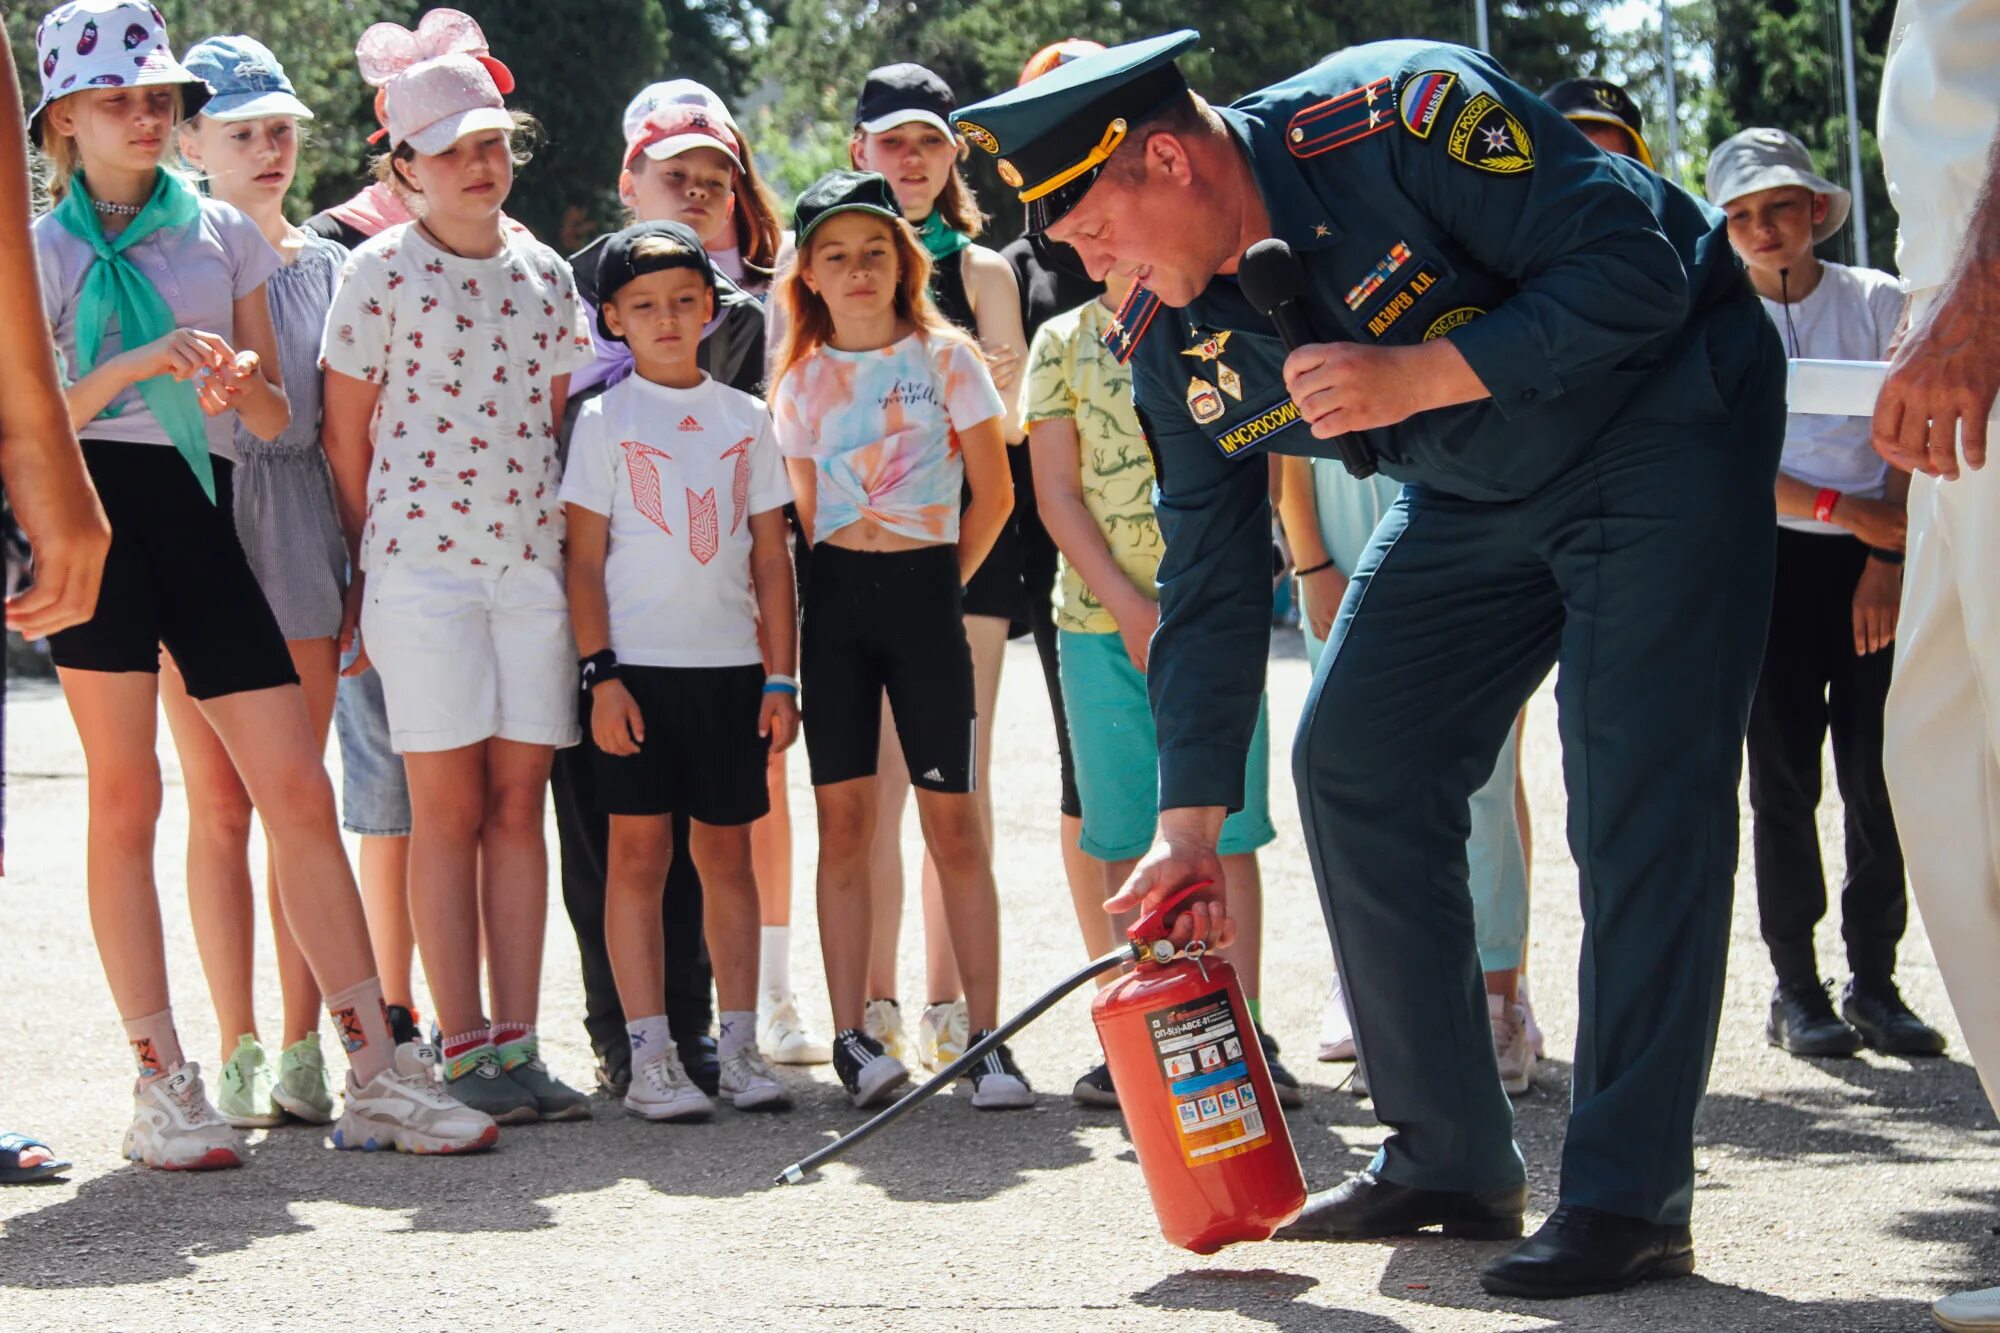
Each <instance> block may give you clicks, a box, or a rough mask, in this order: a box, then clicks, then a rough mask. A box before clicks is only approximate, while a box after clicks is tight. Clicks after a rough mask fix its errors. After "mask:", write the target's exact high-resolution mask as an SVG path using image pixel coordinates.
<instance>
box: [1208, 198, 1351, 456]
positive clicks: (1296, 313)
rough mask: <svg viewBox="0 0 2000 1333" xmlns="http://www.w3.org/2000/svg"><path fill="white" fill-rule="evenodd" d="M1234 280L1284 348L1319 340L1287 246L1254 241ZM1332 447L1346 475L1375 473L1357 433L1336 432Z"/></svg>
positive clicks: (1300, 271) (1299, 268)
mask: <svg viewBox="0 0 2000 1333" xmlns="http://www.w3.org/2000/svg"><path fill="white" fill-rule="evenodd" d="M1236 281H1237V284H1238V285H1239V286H1241V287H1242V289H1243V295H1244V297H1245V298H1246V299H1247V300H1248V301H1249V302H1250V304H1251V305H1253V306H1255V307H1256V308H1257V311H1258V313H1259V314H1261V315H1263V316H1264V317H1265V318H1267V319H1269V320H1270V321H1271V322H1272V323H1273V324H1275V325H1277V328H1278V337H1279V338H1281V339H1283V341H1284V344H1285V350H1286V351H1288V352H1289V351H1292V350H1294V349H1295V348H1299V347H1303V346H1305V345H1306V344H1307V343H1316V342H1319V341H1320V337H1319V335H1318V334H1317V333H1315V332H1314V331H1313V323H1312V312H1311V311H1310V310H1308V309H1306V304H1305V301H1304V300H1303V299H1301V298H1302V296H1303V294H1304V292H1305V289H1306V270H1305V265H1303V264H1301V263H1299V257H1298V256H1297V255H1295V254H1293V253H1292V247H1291V246H1289V245H1287V244H1285V242H1283V241H1281V240H1279V239H1278V238H1277V237H1275V236H1273V237H1271V238H1270V239H1269V240H1263V241H1259V242H1257V243H1256V244H1255V245H1253V246H1251V247H1250V248H1249V249H1248V250H1245V251H1244V252H1243V260H1242V262H1241V263H1240V264H1238V265H1237V268H1236ZM1333 447H1334V449H1335V450H1336V451H1337V452H1338V453H1339V454H1340V461H1341V463H1342V464H1343V465H1344V466H1345V467H1346V468H1347V472H1348V475H1349V476H1354V477H1372V476H1374V475H1375V451H1374V450H1373V449H1370V448H1369V447H1368V442H1367V441H1366V440H1363V439H1362V438H1361V437H1360V436H1358V435H1336V436H1334V437H1333Z"/></svg>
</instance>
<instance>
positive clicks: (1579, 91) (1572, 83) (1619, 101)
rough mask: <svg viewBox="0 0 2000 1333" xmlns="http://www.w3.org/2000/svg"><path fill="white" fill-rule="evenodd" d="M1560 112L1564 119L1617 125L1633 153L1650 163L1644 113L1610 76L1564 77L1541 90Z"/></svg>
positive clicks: (1545, 97)
mask: <svg viewBox="0 0 2000 1333" xmlns="http://www.w3.org/2000/svg"><path fill="white" fill-rule="evenodd" d="M1542 100H1543V101H1544V102H1547V103H1548V104H1549V105H1550V106H1552V107H1554V108H1555V109H1556V110H1557V111H1558V112H1560V113H1561V114H1562V117H1563V119H1564V120H1573V121H1588V122H1592V123H1594V124H1598V125H1616V126H1617V127H1618V128H1619V129H1621V130H1623V131H1625V133H1626V134H1628V135H1630V136H1631V138H1632V147H1633V148H1634V149H1635V150H1637V151H1635V152H1634V153H1633V156H1634V157H1636V158H1638V159H1639V161H1640V163H1641V164H1642V165H1644V166H1648V167H1650V166H1652V165H1653V150H1652V148H1651V147H1650V146H1648V144H1647V143H1646V115H1645V113H1644V112H1642V111H1641V110H1639V104H1638V103H1637V102H1634V101H1633V100H1632V95H1631V94H1630V93H1628V92H1626V91H1625V90H1624V89H1623V88H1621V87H1620V86H1619V85H1617V84H1615V83H1613V82H1612V81H1611V80H1609V79H1592V78H1581V79H1564V80H1563V81H1562V82H1561V83H1558V84H1557V85H1556V86H1555V87H1553V88H1551V89H1549V90H1548V91H1547V92H1545V93H1543V94H1542Z"/></svg>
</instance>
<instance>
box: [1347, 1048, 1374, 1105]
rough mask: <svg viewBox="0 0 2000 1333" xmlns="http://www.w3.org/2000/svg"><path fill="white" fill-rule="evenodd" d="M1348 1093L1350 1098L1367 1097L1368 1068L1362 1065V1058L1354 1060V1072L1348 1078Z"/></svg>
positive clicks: (1357, 1057)
mask: <svg viewBox="0 0 2000 1333" xmlns="http://www.w3.org/2000/svg"><path fill="white" fill-rule="evenodd" d="M1347 1093H1348V1095H1349V1096H1350V1097H1367V1096H1369V1095H1370V1094H1369V1092H1368V1066H1366V1065H1364V1064H1362V1063H1361V1057H1359V1056H1356V1057H1355V1059H1354V1072H1353V1073H1352V1074H1350V1075H1348V1077H1347Z"/></svg>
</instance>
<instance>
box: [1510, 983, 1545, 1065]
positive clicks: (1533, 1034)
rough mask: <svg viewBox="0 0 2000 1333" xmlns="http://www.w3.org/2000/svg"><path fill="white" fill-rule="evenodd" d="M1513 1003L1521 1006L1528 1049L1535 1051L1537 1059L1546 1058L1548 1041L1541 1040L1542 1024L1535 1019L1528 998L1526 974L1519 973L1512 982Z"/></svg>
mask: <svg viewBox="0 0 2000 1333" xmlns="http://www.w3.org/2000/svg"><path fill="white" fill-rule="evenodd" d="M1514 1003H1516V1004H1518V1005H1520V1006H1521V1017H1522V1018H1523V1019H1524V1020H1525V1021H1526V1025H1527V1028H1528V1049H1530V1050H1532V1051H1533V1052H1534V1053H1535V1058H1536V1059H1537V1060H1545V1059H1547V1058H1548V1054H1549V1052H1548V1043H1547V1042H1545V1041H1543V1040H1542V1025H1541V1024H1540V1023H1537V1022H1536V1021H1535V1002H1534V1001H1533V1000H1531V999H1529V998H1528V974H1527V973H1526V972H1523V973H1521V978H1520V980H1519V981H1517V982H1515V983H1514Z"/></svg>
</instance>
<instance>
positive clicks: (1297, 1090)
mask: <svg viewBox="0 0 2000 1333" xmlns="http://www.w3.org/2000/svg"><path fill="white" fill-rule="evenodd" d="M1257 1044H1258V1045H1259V1046H1262V1047H1263V1048H1264V1063H1265V1064H1266V1065H1268V1066H1269V1067H1270V1070H1271V1086H1272V1087H1274V1088H1276V1089H1277V1090H1278V1105H1280V1106H1282V1107H1284V1108H1285V1109H1286V1110H1297V1109H1298V1108H1299V1107H1301V1106H1304V1105H1305V1104H1306V1090H1305V1089H1304V1088H1302V1087H1300V1086H1299V1079H1298V1075H1296V1074H1294V1073H1293V1072H1292V1071H1291V1070H1289V1069H1287V1068H1285V1066H1284V1063H1283V1062H1282V1061H1281V1060H1279V1059H1278V1039H1277V1038H1276V1037H1274V1036H1272V1035H1271V1034H1270V1033H1268V1032H1266V1031H1264V1029H1262V1028H1258V1029H1257Z"/></svg>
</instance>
